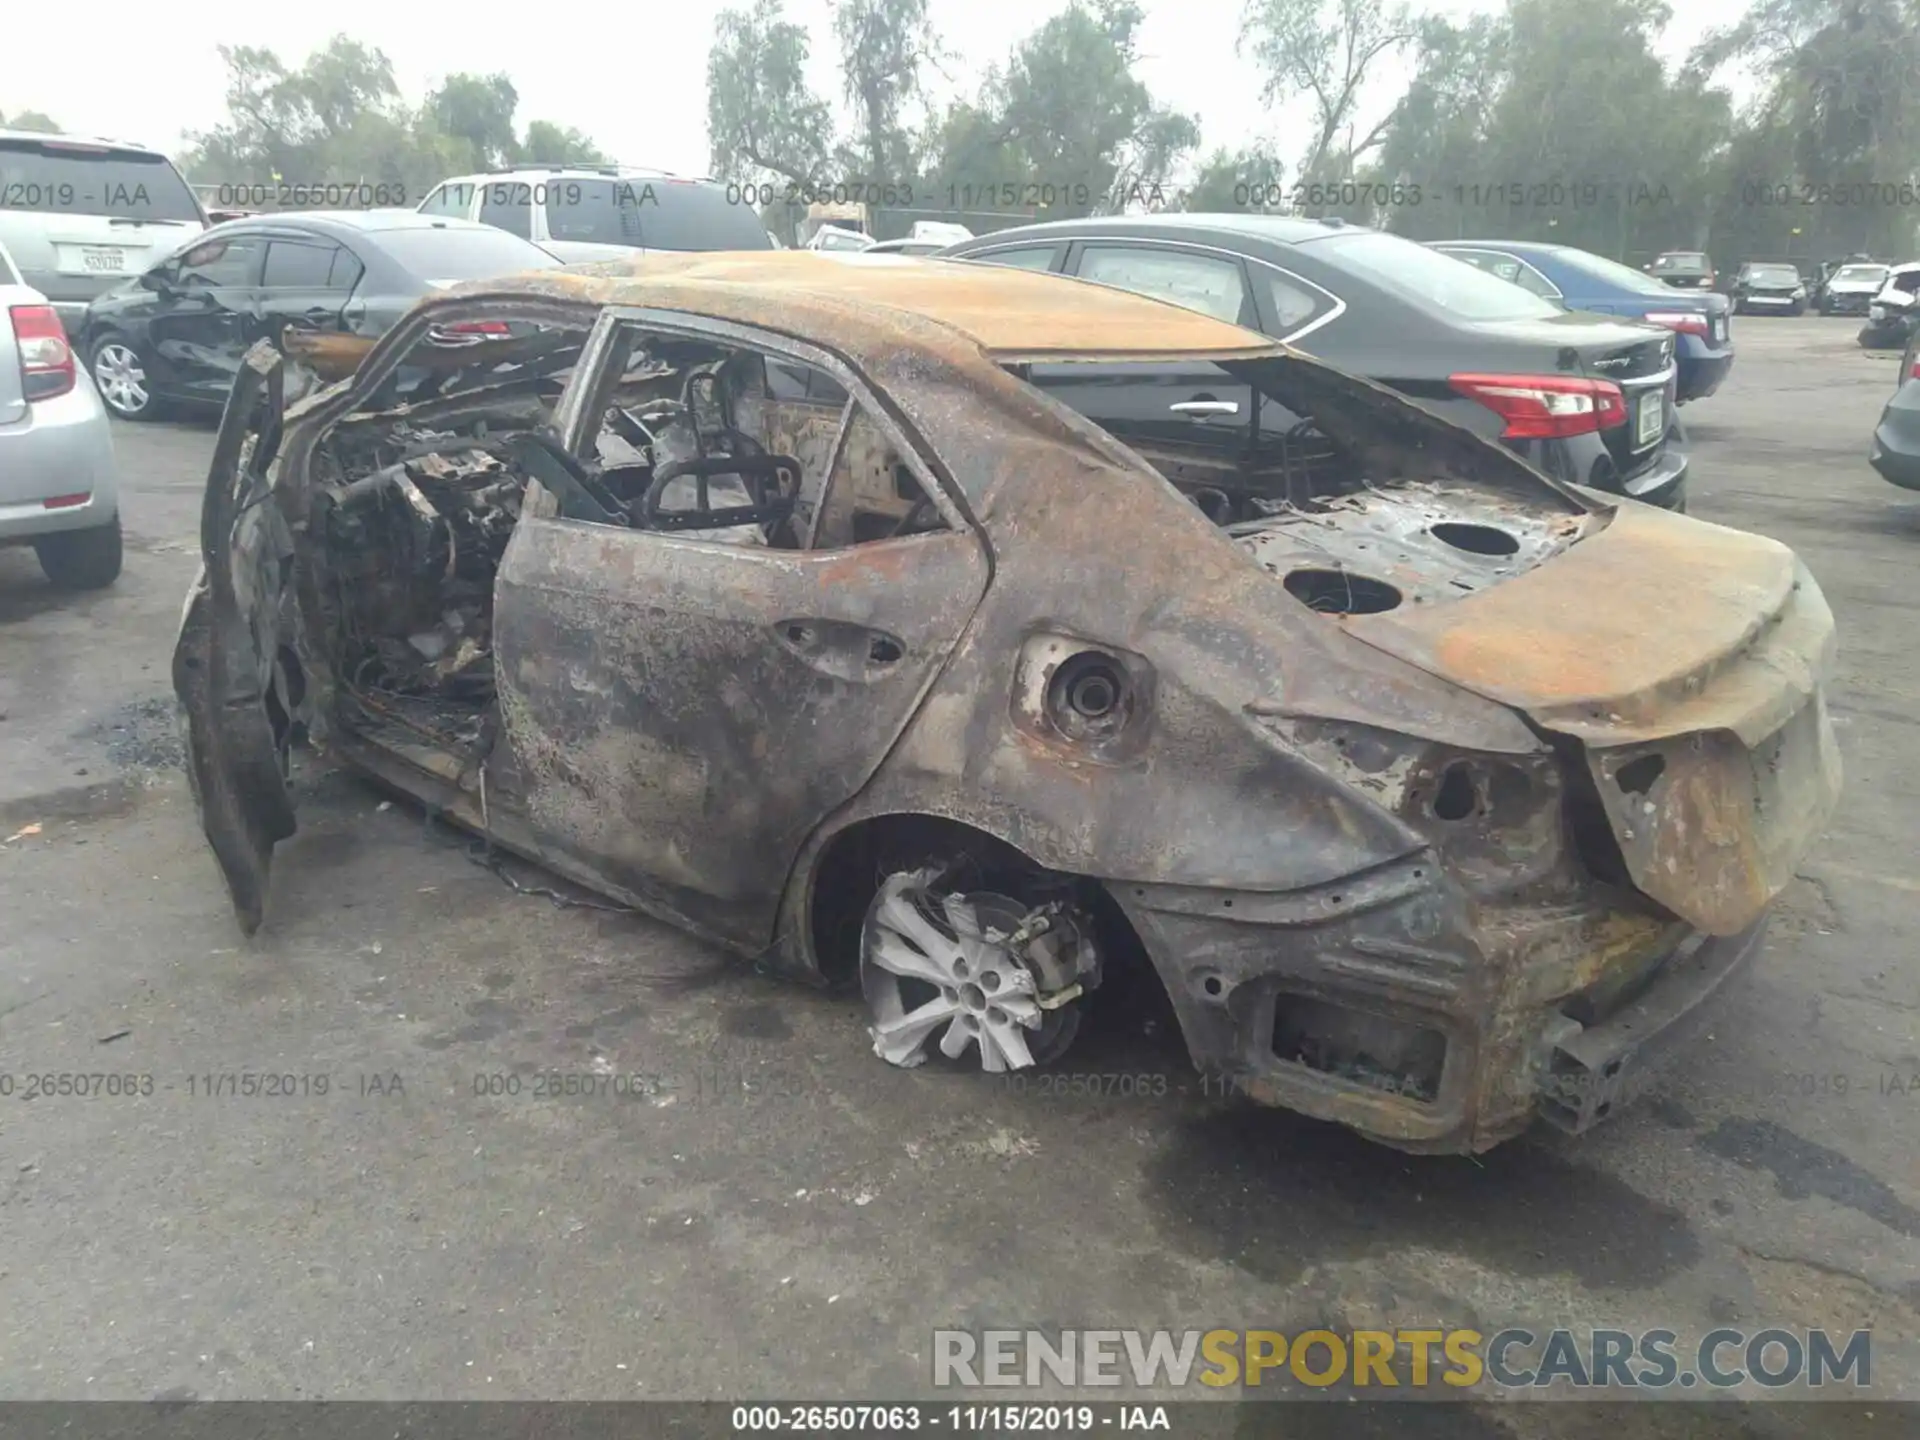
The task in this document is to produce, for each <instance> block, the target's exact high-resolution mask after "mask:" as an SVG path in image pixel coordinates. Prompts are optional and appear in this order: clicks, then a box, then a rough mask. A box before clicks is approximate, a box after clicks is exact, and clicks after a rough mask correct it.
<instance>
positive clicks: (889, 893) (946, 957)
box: [860, 868, 1101, 1073]
mask: <svg viewBox="0 0 1920 1440" xmlns="http://www.w3.org/2000/svg"><path fill="white" fill-rule="evenodd" d="M1100 969H1101V966H1100V956H1099V952H1098V950H1097V948H1096V947H1095V945H1094V941H1093V927H1092V923H1091V920H1090V918H1089V917H1088V916H1087V915H1086V913H1085V912H1084V911H1083V910H1081V908H1080V907H1079V906H1077V905H1075V904H1073V903H1071V902H1067V901H1055V902H1053V903H1048V904H1041V905H1037V906H1036V905H1031V904H1029V903H1028V902H1027V901H1026V900H1023V899H1018V898H1015V897H1014V896H1012V895H1009V894H1006V893H1004V892H1001V891H994V890H970V891H960V890H955V889H949V888H947V885H946V884H945V882H944V878H943V876H942V875H941V874H940V872H939V871H937V870H935V869H933V868H926V869H921V870H917V871H901V872H897V873H895V874H893V875H891V876H889V877H888V878H887V879H886V881H885V882H884V883H882V885H881V886H880V891H879V893H878V894H877V895H875V896H874V898H873V903H872V905H871V906H870V907H869V908H868V910H867V919H866V926H865V929H864V933H863V935H862V938H861V946H860V988H861V990H862V992H863V993H864V994H865V996H866V1001H867V1007H868V1013H869V1014H870V1016H871V1017H872V1025H871V1027H870V1033H871V1034H872V1036H873V1048H874V1053H875V1054H877V1055H879V1056H880V1058H881V1059H883V1060H885V1061H887V1062H888V1063H889V1064H893V1065H899V1066H902V1067H906V1068H912V1067H914V1066H917V1065H920V1064H922V1063H924V1062H925V1061H926V1059H927V1058H928V1050H929V1047H932V1048H937V1049H938V1050H939V1052H940V1053H941V1054H942V1055H945V1056H946V1057H947V1058H948V1059H950V1060H958V1059H960V1058H961V1057H962V1056H964V1055H965V1054H966V1053H967V1052H968V1051H969V1050H973V1051H974V1052H975V1054H976V1056H977V1060H978V1063H979V1065H980V1067H981V1069H983V1070H987V1071H990V1072H994V1073H1003V1072H1005V1071H1009V1070H1024V1069H1026V1068H1028V1067H1029V1066H1032V1065H1045V1064H1048V1063H1049V1062H1051V1061H1053V1060H1057V1059H1058V1058H1059V1057H1060V1056H1061V1055H1062V1054H1063V1053H1065V1051H1066V1048H1067V1046H1068V1045H1070V1044H1072V1043H1073V1037H1074V1035H1075V1033H1076V1032H1077V1031H1078V1030H1079V1028H1080V1011H1079V1004H1080V999H1081V997H1082V996H1083V995H1084V994H1085V993H1086V992H1087V991H1089V990H1091V989H1093V988H1094V987H1095V986H1097V985H1098V984H1099V980H1100Z"/></svg>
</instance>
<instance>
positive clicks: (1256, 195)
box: [1184, 145, 1287, 213]
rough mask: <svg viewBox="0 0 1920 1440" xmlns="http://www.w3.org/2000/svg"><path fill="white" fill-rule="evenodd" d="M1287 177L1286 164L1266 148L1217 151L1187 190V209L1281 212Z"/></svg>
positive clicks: (1202, 166) (1210, 156) (1197, 211)
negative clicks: (1283, 187)
mask: <svg viewBox="0 0 1920 1440" xmlns="http://www.w3.org/2000/svg"><path fill="white" fill-rule="evenodd" d="M1286 173H1287V167H1286V162H1285V161H1283V160H1281V159H1280V157H1279V156H1278V155H1277V154H1275V153H1274V152H1273V151H1272V150H1271V149H1270V148H1268V147H1265V146H1260V145H1253V146H1249V147H1247V148H1246V149H1244V150H1227V149H1224V148H1223V149H1218V150H1215V151H1214V152H1213V153H1212V154H1210V155H1209V156H1207V158H1206V160H1205V161H1204V162H1203V163H1202V164H1201V166H1200V171H1199V174H1197V175H1196V176H1195V177H1194V180H1193V183H1192V184H1191V185H1189V186H1188V187H1187V190H1186V195H1185V205H1184V208H1186V209H1187V210H1190V211H1194V212H1196V213H1213V212H1219V211H1233V212H1240V213H1244V212H1246V211H1249V210H1251V211H1256V212H1260V213H1268V212H1273V211H1277V210H1280V209H1282V208H1283V207H1282V205H1281V203H1280V202H1281V201H1282V200H1284V199H1285V191H1284V190H1283V189H1282V188H1281V187H1282V184H1283V182H1284V180H1285V178H1286Z"/></svg>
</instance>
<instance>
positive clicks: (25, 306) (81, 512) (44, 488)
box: [0, 246, 120, 590]
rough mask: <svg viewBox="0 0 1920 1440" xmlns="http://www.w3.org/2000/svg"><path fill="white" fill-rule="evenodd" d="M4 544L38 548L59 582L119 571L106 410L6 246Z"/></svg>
mask: <svg viewBox="0 0 1920 1440" xmlns="http://www.w3.org/2000/svg"><path fill="white" fill-rule="evenodd" d="M0 545H31V546H33V548H34V551H35V553H36V554H37V555H38V556H39V557H40V568H41V569H42V570H44V571H46V573H47V578H48V579H49V580H51V581H52V582H53V583H54V584H55V585H58V586H61V587H62V588H64V589H70V590H97V589H99V588H101V587H102V586H106V585H111V584H112V583H113V582H114V581H115V580H116V579H118V578H119V575H120V489H119V485H118V482H117V478H116V471H115V467H114V459H113V436H112V434H111V433H110V432H109V430H108V425H107V412H106V410H105V408H104V407H103V406H102V405H101V404H100V396H99V394H98V392H96V391H95V390H94V388H93V381H92V380H91V379H90V378H89V377H88V375H87V372H86V368H85V367H84V366H82V365H79V364H76V363H75V360H74V354H73V347H72V346H71V345H70V344H69V343H68V342H67V336H66V331H65V329H64V327H63V326H62V325H61V323H60V317H59V316H58V315H57V314H56V313H55V312H54V308H53V306H52V305H50V304H49V303H48V302H47V297H46V296H45V295H43V294H42V293H41V292H40V291H38V290H36V289H34V288H33V287H31V286H29V285H26V284H24V283H22V281H21V278H20V272H19V270H18V269H17V268H16V267H15V265H14V263H13V260H12V258H11V257H10V256H9V255H8V253H7V250H6V248H5V247H4V246H0Z"/></svg>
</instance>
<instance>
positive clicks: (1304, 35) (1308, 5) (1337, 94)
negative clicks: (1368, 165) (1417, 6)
mask: <svg viewBox="0 0 1920 1440" xmlns="http://www.w3.org/2000/svg"><path fill="white" fill-rule="evenodd" d="M1416 34H1417V29H1416V26H1415V23H1414V21H1413V19H1412V17H1411V15H1410V13H1409V12H1408V10H1407V7H1406V6H1405V5H1402V4H1391V5H1383V4H1381V3H1380V0H1248V4H1247V9H1246V16H1245V19H1244V21H1243V29H1242V33H1241V37H1240V44H1241V48H1242V50H1243V51H1250V52H1251V54H1252V57H1253V59H1254V62H1255V63H1256V64H1257V65H1259V67H1260V69H1261V70H1262V71H1263V72H1264V74H1265V76H1266V83H1265V95H1266V98H1267V99H1268V100H1271V101H1273V102H1275V103H1277V104H1284V103H1286V102H1287V101H1290V100H1293V99H1295V98H1296V97H1299V96H1309V97H1311V98H1312V101H1313V109H1314V123H1315V131H1314V137H1313V141H1312V143H1311V144H1310V145H1309V146H1308V148H1307V151H1306V153H1305V155H1304V156H1303V157H1302V159H1301V162H1300V178H1301V179H1302V180H1303V181H1308V182H1312V181H1328V180H1342V179H1346V178H1348V177H1350V176H1351V175H1352V174H1353V172H1354V166H1355V164H1356V162H1357V161H1358V160H1359V159H1360V158H1361V157H1362V156H1364V155H1366V154H1367V152H1368V151H1370V150H1372V149H1373V147H1374V146H1375V145H1376V144H1377V143H1379V140H1380V138H1381V136H1382V134H1383V133H1384V131H1385V129H1386V121H1385V120H1384V119H1382V120H1381V121H1380V122H1379V123H1378V124H1376V125H1375V126H1374V127H1373V128H1372V129H1371V130H1370V131H1368V132H1367V134H1365V135H1364V136H1362V135H1360V134H1358V133H1357V132H1356V130H1355V121H1356V119H1357V117H1358V115H1359V111H1360V102H1361V98H1362V93H1363V91H1364V89H1365V87H1366V83H1367V79H1368V76H1369V75H1370V74H1371V73H1373V71H1374V70H1375V67H1376V66H1377V65H1378V64H1379V63H1380V62H1381V61H1382V60H1385V59H1388V58H1389V57H1391V56H1392V55H1394V54H1395V53H1396V52H1398V51H1399V50H1401V49H1403V48H1404V47H1405V46H1407V45H1408V44H1410V43H1412V41H1413V40H1414V39H1415V37H1416Z"/></svg>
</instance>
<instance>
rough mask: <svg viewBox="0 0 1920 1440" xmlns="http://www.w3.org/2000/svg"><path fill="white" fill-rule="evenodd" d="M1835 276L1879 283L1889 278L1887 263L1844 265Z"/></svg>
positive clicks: (1839, 278) (1849, 279) (1842, 278)
mask: <svg viewBox="0 0 1920 1440" xmlns="http://www.w3.org/2000/svg"><path fill="white" fill-rule="evenodd" d="M1833 278H1834V279H1835V280H1848V281H1859V280H1865V281H1868V282H1870V283H1872V284H1875V285H1878V284H1880V283H1882V282H1883V281H1884V280H1885V279H1886V278H1887V267H1886V266H1885V265H1842V266H1841V267H1840V269H1839V270H1838V271H1836V272H1835V274H1834V277H1833Z"/></svg>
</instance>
